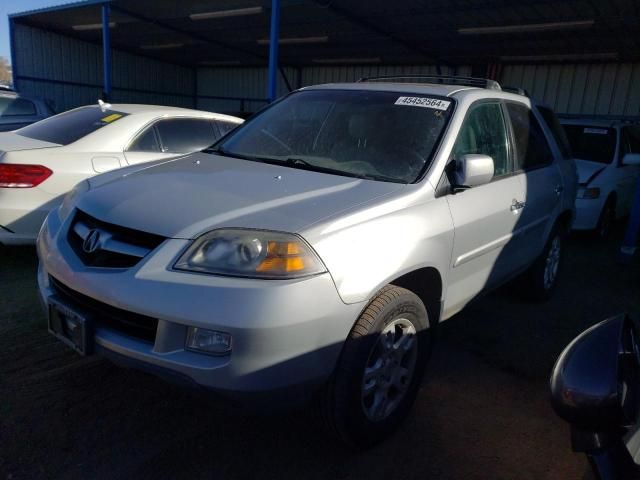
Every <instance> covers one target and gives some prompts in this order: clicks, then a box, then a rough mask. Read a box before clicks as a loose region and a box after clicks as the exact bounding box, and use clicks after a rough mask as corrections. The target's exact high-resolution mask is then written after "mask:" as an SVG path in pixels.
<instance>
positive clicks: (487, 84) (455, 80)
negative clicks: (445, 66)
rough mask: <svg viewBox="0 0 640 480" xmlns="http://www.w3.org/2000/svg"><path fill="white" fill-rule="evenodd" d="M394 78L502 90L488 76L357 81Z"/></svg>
mask: <svg viewBox="0 0 640 480" xmlns="http://www.w3.org/2000/svg"><path fill="white" fill-rule="evenodd" d="M394 79H408V80H423V81H424V83H437V84H445V85H463V86H466V87H479V88H488V89H490V90H502V88H501V87H500V84H499V83H498V82H496V81H495V80H489V79H488V78H476V77H456V76H453V75H382V76H377V77H362V78H361V79H359V80H358V83H360V82H370V81H378V80H394Z"/></svg>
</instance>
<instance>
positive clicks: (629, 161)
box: [622, 153, 640, 167]
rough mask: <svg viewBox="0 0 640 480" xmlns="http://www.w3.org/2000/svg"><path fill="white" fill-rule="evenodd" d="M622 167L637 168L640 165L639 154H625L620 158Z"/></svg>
mask: <svg viewBox="0 0 640 480" xmlns="http://www.w3.org/2000/svg"><path fill="white" fill-rule="evenodd" d="M622 165H627V166H632V165H633V166H636V167H637V166H639V165H640V153H627V154H626V155H625V156H624V157H622Z"/></svg>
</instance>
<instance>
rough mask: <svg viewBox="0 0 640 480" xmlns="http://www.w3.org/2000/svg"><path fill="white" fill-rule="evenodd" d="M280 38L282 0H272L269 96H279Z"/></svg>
mask: <svg viewBox="0 0 640 480" xmlns="http://www.w3.org/2000/svg"><path fill="white" fill-rule="evenodd" d="M279 40H280V0H271V34H270V35H269V85H268V88H267V98H268V99H269V101H270V102H273V101H275V99H276V98H278V43H279Z"/></svg>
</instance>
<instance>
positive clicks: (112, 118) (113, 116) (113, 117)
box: [100, 113, 122, 123]
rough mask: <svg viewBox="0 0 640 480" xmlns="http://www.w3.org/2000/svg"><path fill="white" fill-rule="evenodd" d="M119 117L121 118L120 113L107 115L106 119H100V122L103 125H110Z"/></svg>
mask: <svg viewBox="0 0 640 480" xmlns="http://www.w3.org/2000/svg"><path fill="white" fill-rule="evenodd" d="M121 117H122V114H121V113H112V114H111V115H107V116H106V117H104V118H102V119H100V121H101V122H104V123H111V122H115V121H116V120H118V119H119V118H121Z"/></svg>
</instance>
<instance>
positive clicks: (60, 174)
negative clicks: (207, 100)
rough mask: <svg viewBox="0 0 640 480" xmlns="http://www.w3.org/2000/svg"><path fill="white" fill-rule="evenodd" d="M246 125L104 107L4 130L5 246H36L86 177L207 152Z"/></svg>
mask: <svg viewBox="0 0 640 480" xmlns="http://www.w3.org/2000/svg"><path fill="white" fill-rule="evenodd" d="M240 123H242V119H240V118H237V117H232V116H229V115H221V114H217V113H210V112H202V111H198V110H189V109H184V108H174V107H161V106H155V105H125V104H114V105H109V104H104V103H100V104H98V105H89V106H85V107H80V108H76V109H74V110H69V111H68V112H65V113H61V114H59V115H56V116H53V117H50V118H47V119H45V120H42V121H40V122H37V123H34V124H32V125H29V126H26V127H24V128H21V129H19V130H15V131H13V132H3V133H0V244H5V245H17V244H29V243H33V242H34V241H35V238H36V235H37V234H38V230H39V229H40V225H42V222H43V220H44V218H45V217H46V216H47V214H48V213H49V211H50V210H52V209H53V208H55V207H56V206H58V205H59V204H60V202H61V201H62V198H63V196H64V194H65V193H67V192H68V191H69V190H71V188H73V186H74V185H75V184H77V183H78V182H80V181H81V180H84V179H86V178H88V177H91V176H93V175H96V174H98V173H102V172H107V171H109V170H113V169H116V168H121V167H125V166H127V165H133V164H137V163H141V162H149V161H152V160H163V159H170V158H175V157H177V156H180V155H184V154H187V153H192V152H196V151H198V150H203V149H204V148H206V147H208V146H210V145H212V144H213V143H215V141H216V140H217V139H218V138H220V137H221V136H222V135H224V134H226V133H227V132H229V131H230V130H232V129H234V128H235V127H236V126H238V125H239V124H240Z"/></svg>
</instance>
